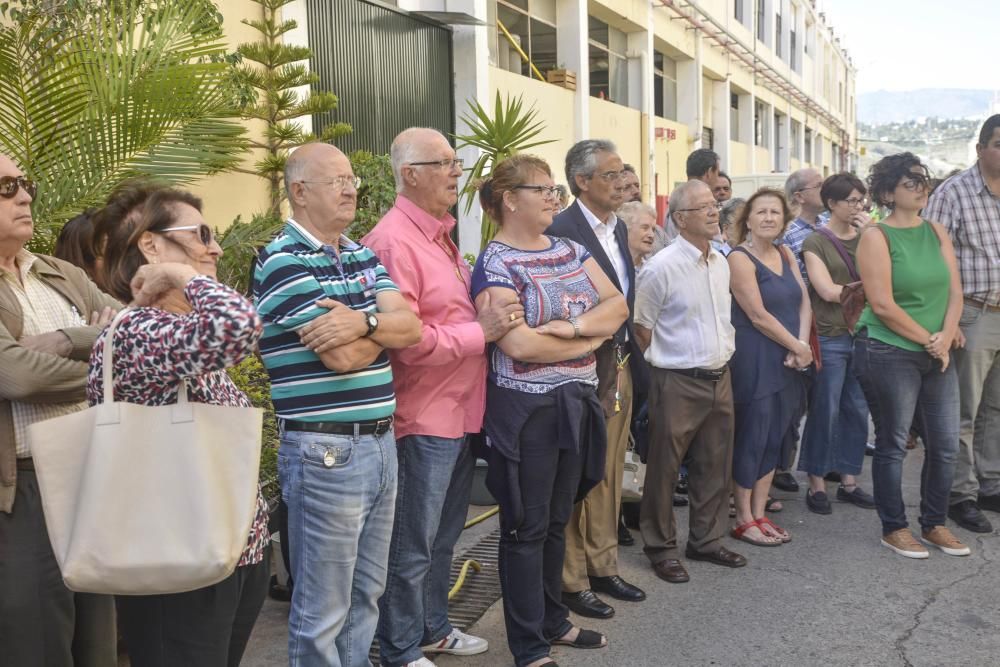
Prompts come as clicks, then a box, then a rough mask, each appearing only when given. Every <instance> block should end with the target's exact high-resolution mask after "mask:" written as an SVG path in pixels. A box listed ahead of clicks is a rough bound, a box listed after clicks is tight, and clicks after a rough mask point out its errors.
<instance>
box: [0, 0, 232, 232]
mask: <svg viewBox="0 0 1000 667" xmlns="http://www.w3.org/2000/svg"><path fill="white" fill-rule="evenodd" d="M24 7H26V9H24V10H23V11H20V12H18V13H17V15H16V17H12V18H13V20H0V151H2V152H4V153H6V154H8V155H10V156H11V158H13V159H14V160H15V161H16V162H18V163H19V164H20V165H21V167H22V168H23V169H24V170H25V171H26V172H27V173H28V174H29V175H30V176H31V177H32V178H33V179H35V180H36V181H38V182H39V184H40V189H39V194H38V197H37V199H36V201H35V203H34V206H33V210H34V215H35V220H36V226H35V229H36V238H35V239H34V240H33V247H35V248H39V249H45V248H47V247H48V246H49V245H50V243H51V240H52V239H53V238H54V236H55V233H56V232H57V231H58V229H59V228H60V227H61V225H62V223H64V222H65V221H66V220H68V219H69V218H71V217H72V216H74V215H76V214H77V213H79V212H80V211H81V210H83V209H85V208H87V207H90V206H97V205H100V204H101V203H102V202H103V201H104V200H105V198H106V197H107V195H108V194H109V193H110V192H111V190H112V189H113V188H114V187H115V186H116V185H118V184H119V183H120V182H121V181H122V180H124V179H126V178H130V177H135V176H145V177H150V178H153V179H155V180H159V181H163V182H167V183H170V184H186V183H190V182H192V181H195V180H197V179H199V178H202V177H204V176H206V175H208V174H212V173H215V172H218V171H222V170H226V169H229V168H231V167H233V166H234V165H235V164H236V162H237V161H238V159H239V158H240V156H241V155H242V154H243V153H244V152H245V151H246V149H247V145H246V141H245V139H244V137H243V134H244V129H243V127H242V125H241V124H240V123H239V122H237V121H235V120H232V119H233V117H234V114H233V111H232V108H233V100H232V88H231V87H230V86H229V85H228V82H229V81H230V79H229V70H230V66H229V65H228V64H226V62H225V60H224V57H225V43H224V42H223V41H222V33H221V17H219V16H218V14H217V12H215V10H214V7H213V6H212V4H211V3H210V2H206V1H205V0H174V1H172V2H149V1H148V0H145V1H144V0H116V2H79V1H78V2H67V3H59V4H56V3H24ZM53 7H54V8H55V9H52V8H53ZM0 9H3V10H5V11H6V10H7V9H8V8H7V5H6V4H5V5H3V6H0ZM0 18H2V17H0Z"/></svg>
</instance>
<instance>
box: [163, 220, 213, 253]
mask: <svg viewBox="0 0 1000 667" xmlns="http://www.w3.org/2000/svg"><path fill="white" fill-rule="evenodd" d="M160 231H161V232H188V231H192V232H193V231H197V232H198V240H199V241H201V243H202V245H204V246H205V247H206V248H207V247H208V246H210V245H212V241H213V240H214V239H215V236H214V235H213V234H212V228H211V227H209V226H208V225H180V226H178V227H167V228H166V229H161V230H160Z"/></svg>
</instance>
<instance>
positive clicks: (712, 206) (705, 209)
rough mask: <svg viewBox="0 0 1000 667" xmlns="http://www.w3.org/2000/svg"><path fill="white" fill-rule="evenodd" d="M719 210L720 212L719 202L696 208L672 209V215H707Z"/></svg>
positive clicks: (720, 205)
mask: <svg viewBox="0 0 1000 667" xmlns="http://www.w3.org/2000/svg"><path fill="white" fill-rule="evenodd" d="M721 210H722V204H720V203H719V202H712V203H711V204H704V205H702V206H699V207H697V208H677V209H674V213H693V212H695V211H697V212H699V213H705V214H708V213H711V212H712V211H721Z"/></svg>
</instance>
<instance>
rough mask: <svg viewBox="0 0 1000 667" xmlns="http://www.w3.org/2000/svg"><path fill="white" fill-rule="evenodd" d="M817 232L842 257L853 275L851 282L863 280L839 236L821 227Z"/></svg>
mask: <svg viewBox="0 0 1000 667" xmlns="http://www.w3.org/2000/svg"><path fill="white" fill-rule="evenodd" d="M816 231H817V232H819V233H820V234H822V235H823V236H825V237H826V238H827V239H828V240H829V241H830V243H832V244H833V247H834V248H835V249H836V250H837V254H839V255H840V259H842V260H843V262H844V265H845V266H847V272H848V273H850V274H851V280H853V281H855V282H857V281H858V280H861V276H859V275H858V269H857V267H856V266H854V260H853V259H851V255H850V253H848V252H847V248H845V247H844V244H843V242H842V241H841V240H840V239H838V238H837V235H836V234H834V233H833V232H831V231H830V230H829V229H827V228H826V227H820V228H819V229H817V230H816ZM884 233H885V232H883V234H884ZM887 242H888V241H887Z"/></svg>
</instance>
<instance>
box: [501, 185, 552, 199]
mask: <svg viewBox="0 0 1000 667" xmlns="http://www.w3.org/2000/svg"><path fill="white" fill-rule="evenodd" d="M511 190H532V191H534V192H537V193H538V194H540V195H542V196H543V197H554V198H558V197H559V186H558V185H515V186H514V187H513V188H511Z"/></svg>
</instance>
